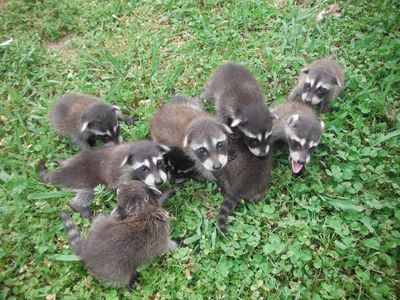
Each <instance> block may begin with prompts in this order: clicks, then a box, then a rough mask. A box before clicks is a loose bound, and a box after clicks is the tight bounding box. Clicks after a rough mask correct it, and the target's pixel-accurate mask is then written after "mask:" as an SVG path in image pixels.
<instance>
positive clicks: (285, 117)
mask: <svg viewBox="0 0 400 300" xmlns="http://www.w3.org/2000/svg"><path fill="white" fill-rule="evenodd" d="M273 112H274V113H275V114H276V115H277V116H278V121H277V122H276V123H275V125H274V128H273V131H272V141H273V142H275V141H278V140H282V141H284V142H287V143H288V144H289V149H290V160H291V164H292V170H293V172H294V173H295V174H297V173H299V172H300V171H301V170H302V168H303V166H304V165H305V164H307V163H308V162H309V161H310V156H311V153H312V152H313V151H314V150H315V149H316V148H317V146H318V144H319V142H320V140H321V135H322V131H323V130H324V127H325V125H324V122H322V121H321V122H320V121H319V120H318V119H317V116H316V114H315V112H314V111H313V109H312V108H310V107H309V106H308V105H307V104H305V103H303V102H301V101H286V102H285V103H283V104H281V105H278V106H277V107H275V108H274V109H273Z"/></svg>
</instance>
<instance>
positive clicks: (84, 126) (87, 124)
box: [81, 121, 90, 132]
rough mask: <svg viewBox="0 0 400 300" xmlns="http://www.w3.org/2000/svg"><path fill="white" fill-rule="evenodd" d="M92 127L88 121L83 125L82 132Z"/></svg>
mask: <svg viewBox="0 0 400 300" xmlns="http://www.w3.org/2000/svg"><path fill="white" fill-rule="evenodd" d="M89 125H90V122H89V121H86V122H84V123H83V124H82V128H81V132H84V131H85V130H86V129H87V128H88V127H89Z"/></svg>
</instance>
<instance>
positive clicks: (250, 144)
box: [248, 139, 259, 147]
mask: <svg viewBox="0 0 400 300" xmlns="http://www.w3.org/2000/svg"><path fill="white" fill-rule="evenodd" d="M248 143H249V146H251V147H256V146H257V145H258V144H259V141H258V140H257V139H249V142H248Z"/></svg>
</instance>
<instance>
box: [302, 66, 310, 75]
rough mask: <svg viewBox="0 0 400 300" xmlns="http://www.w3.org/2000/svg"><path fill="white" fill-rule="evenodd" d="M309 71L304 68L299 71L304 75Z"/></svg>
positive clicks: (307, 68)
mask: <svg viewBox="0 0 400 300" xmlns="http://www.w3.org/2000/svg"><path fill="white" fill-rule="evenodd" d="M309 71H310V68H309V67H305V68H303V69H301V72H302V73H304V74H308V72H309Z"/></svg>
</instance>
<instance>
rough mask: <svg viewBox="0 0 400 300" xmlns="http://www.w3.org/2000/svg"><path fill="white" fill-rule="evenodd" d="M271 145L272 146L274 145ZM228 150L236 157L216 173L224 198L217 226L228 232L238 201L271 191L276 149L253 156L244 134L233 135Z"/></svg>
mask: <svg viewBox="0 0 400 300" xmlns="http://www.w3.org/2000/svg"><path fill="white" fill-rule="evenodd" d="M271 147H273V146H272V145H271ZM229 150H230V151H232V152H234V153H235V158H234V160H232V161H231V162H229V164H227V165H226V167H225V168H223V169H222V170H220V171H218V172H216V174H215V177H216V178H217V184H218V186H219V187H220V188H221V190H222V192H223V193H224V201H223V202H222V205H221V207H220V210H219V214H218V221H217V222H218V227H219V228H220V230H221V232H222V233H223V234H226V233H227V229H226V219H227V217H228V215H229V214H230V213H231V212H232V211H233V210H234V209H235V207H236V204H237V203H238V202H239V201H240V200H241V199H244V200H245V201H247V202H250V203H254V202H257V201H259V200H260V198H261V197H262V196H263V195H264V194H265V193H266V192H267V191H268V189H269V185H270V171H271V169H272V166H273V149H271V150H270V151H269V152H268V154H267V156H264V157H257V156H254V155H252V154H251V153H250V152H249V151H248V149H247V145H246V143H245V141H244V139H243V138H242V137H238V136H234V137H231V138H230V140H229Z"/></svg>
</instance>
